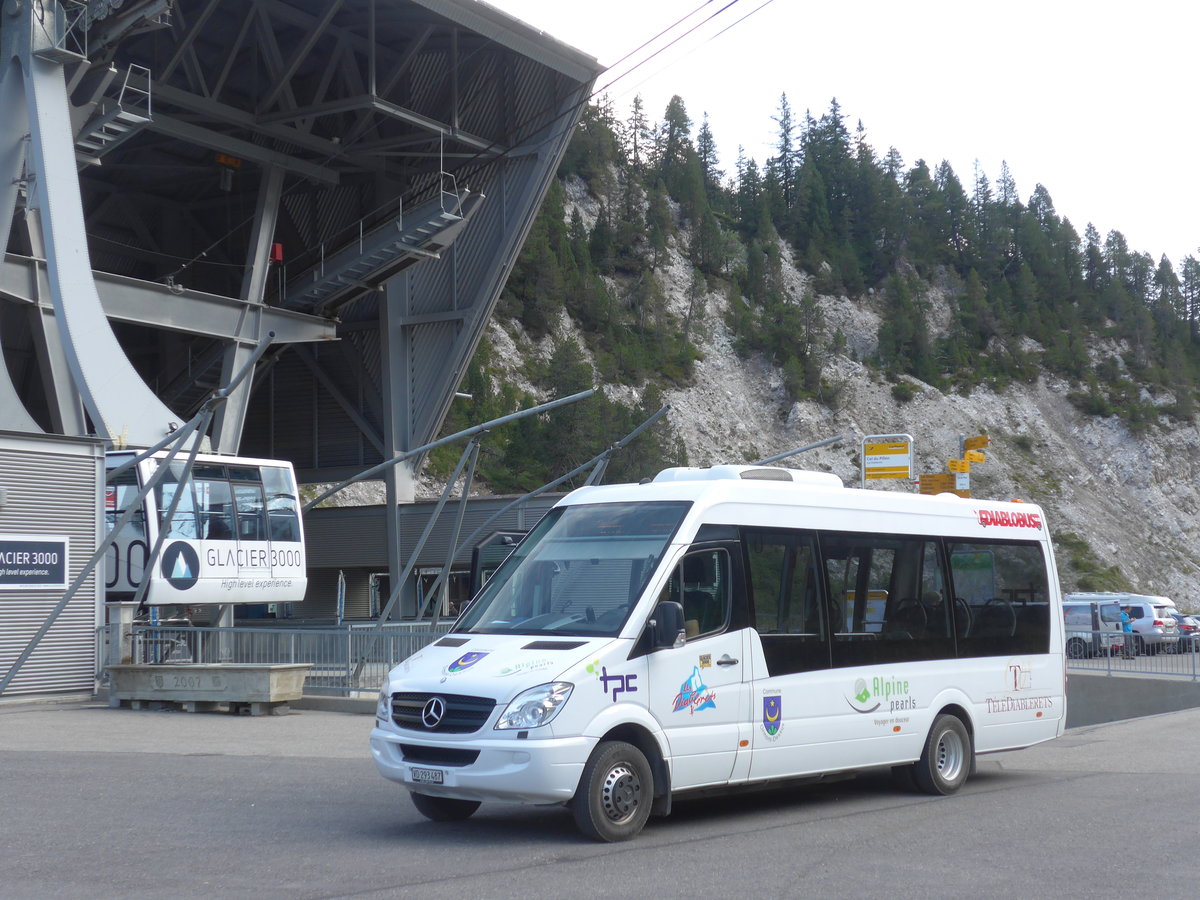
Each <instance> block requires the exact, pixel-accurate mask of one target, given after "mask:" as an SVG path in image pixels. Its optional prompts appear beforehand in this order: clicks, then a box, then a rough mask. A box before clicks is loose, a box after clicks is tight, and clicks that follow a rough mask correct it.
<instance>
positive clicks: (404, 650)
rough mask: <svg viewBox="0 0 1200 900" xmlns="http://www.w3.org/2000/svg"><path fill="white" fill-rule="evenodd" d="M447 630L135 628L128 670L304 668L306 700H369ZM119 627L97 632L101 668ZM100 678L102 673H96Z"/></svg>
mask: <svg viewBox="0 0 1200 900" xmlns="http://www.w3.org/2000/svg"><path fill="white" fill-rule="evenodd" d="M451 624H452V623H449V622H447V623H445V624H443V625H440V626H431V624H430V623H429V622H414V623H404V622H397V623H393V624H389V625H385V626H383V628H379V627H377V626H375V625H373V624H369V625H346V626H342V627H341V628H275V627H271V628H265V627H257V626H255V627H236V628H212V627H197V626H178V625H157V626H156V625H142V624H135V625H133V626H132V628H131V630H130V632H129V636H128V639H129V643H128V645H127V646H128V647H129V651H130V656H129V660H128V661H129V662H130V663H133V664H135V665H162V666H171V665H187V664H189V663H207V664H217V663H231V664H237V665H280V664H296V663H307V664H308V665H309V666H310V667H311V668H309V670H308V675H307V676H306V678H305V681H304V693H305V694H321V695H333V696H343V697H344V696H350V695H352V694H357V693H360V692H375V691H377V690H379V688H380V686H381V685H382V684H383V679H384V677H385V676H386V675H387V672H388V670H390V669H391V668H392V667H393V666H395V665H396V664H397V663H400V662H402V661H403V660H405V659H407V658H408V657H409V656H412V655H413V654H414V653H416V652H417V651H418V650H420V649H421V648H422V647H425V646H426V645H428V644H431V643H433V642H434V641H435V640H437V639H438V638H439V637H441V636H442V635H444V634H446V632H448V631H449V630H450V625H451ZM117 628H118V626H117V625H115V624H114V625H107V626H104V627H102V628H101V629H100V631H101V657H100V658H101V660H105V661H111V660H112V659H114V657H113V656H112V655H110V654H111V652H112V650H111V648H112V647H113V642H114V641H116V640H118V639H119V636H118V634H117ZM101 674H102V675H103V672H101Z"/></svg>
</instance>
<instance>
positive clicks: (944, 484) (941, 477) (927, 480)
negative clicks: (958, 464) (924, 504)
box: [918, 472, 954, 494]
mask: <svg viewBox="0 0 1200 900" xmlns="http://www.w3.org/2000/svg"><path fill="white" fill-rule="evenodd" d="M918 489H919V490H920V492H921V493H922V494H951V493H954V476H953V475H952V474H950V473H949V472H936V473H927V474H924V475H922V476H921V482H920V484H919V485H918Z"/></svg>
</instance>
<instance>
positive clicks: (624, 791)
mask: <svg viewBox="0 0 1200 900" xmlns="http://www.w3.org/2000/svg"><path fill="white" fill-rule="evenodd" d="M653 802H654V774H653V773H652V772H651V770H650V763H649V762H647V761H646V757H645V754H643V753H642V751H641V750H639V749H638V748H637V747H635V746H633V744H627V743H625V742H624V741H605V742H603V743H601V744H599V745H598V746H597V747H596V749H595V750H594V751H592V755H591V758H590V759H588V761H587V765H586V766H584V767H583V776H582V777H581V778H580V779H579V787H578V789H577V790H576V791H575V799H574V800H573V801H572V802H571V812H572V813H573V814H574V816H575V824H576V825H578V826H579V830H580V831H582V832H583V833H584V834H586V835H587V836H588V837H590V838H592V839H594V840H597V841H627V840H629V839H630V838H631V837H633V836H634V835H636V834H637V833H638V832H639V831H641V830H642V827H643V826H644V825H645V824H646V820H647V819H648V818H650V807H651V805H652V804H653Z"/></svg>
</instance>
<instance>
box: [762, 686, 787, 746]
mask: <svg viewBox="0 0 1200 900" xmlns="http://www.w3.org/2000/svg"><path fill="white" fill-rule="evenodd" d="M762 724H763V731H765V732H766V733H767V735H768V736H769V737H774V736H775V735H777V734H779V729H780V727H781V726H782V725H783V698H782V697H780V695H779V694H773V695H771V696H769V697H763V716H762Z"/></svg>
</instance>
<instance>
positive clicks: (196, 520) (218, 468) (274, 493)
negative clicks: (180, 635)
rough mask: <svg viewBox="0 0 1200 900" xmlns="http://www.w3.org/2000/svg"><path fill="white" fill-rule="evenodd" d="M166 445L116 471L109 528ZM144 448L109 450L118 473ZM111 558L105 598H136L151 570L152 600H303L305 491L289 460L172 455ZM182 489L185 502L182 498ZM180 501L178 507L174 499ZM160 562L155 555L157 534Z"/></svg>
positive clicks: (109, 493)
mask: <svg viewBox="0 0 1200 900" xmlns="http://www.w3.org/2000/svg"><path fill="white" fill-rule="evenodd" d="M167 455H168V454H167V452H166V451H162V452H160V453H157V454H155V455H153V456H151V457H150V458H147V459H144V460H141V461H140V462H138V463H137V464H136V465H134V466H133V467H131V468H127V469H125V470H124V471H122V472H119V473H117V474H116V475H114V476H112V477H111V478H110V479H109V480H108V482H107V484H106V487H105V497H104V511H105V519H106V522H107V527H108V528H109V529H110V530H111V529H112V528H113V527H114V526H115V525H116V524H117V522H118V520H119V519H120V518H121V517H122V513H124V512H125V510H126V509H127V508H128V506H129V504H131V503H134V502H135V501H136V500H137V495H138V493H139V491H140V490H141V487H142V485H145V484H147V483H149V481H150V480H151V479H152V477H153V475H154V473H155V472H156V470H157V469H158V467H159V466H160V465H167V462H166V457H167ZM135 456H136V454H135V453H133V452H132V451H117V452H112V453H109V454H108V456H107V463H106V464H107V467H108V470H109V471H110V472H111V471H113V470H114V469H118V468H119V467H120V466H121V465H123V464H124V463H127V462H129V460H131V459H133V458H134V457H135ZM169 466H170V471H169V472H167V473H165V475H164V477H163V479H162V480H161V481H160V482H159V483H158V485H157V486H156V487H155V488H154V489H153V490H152V491H151V492H150V493H149V494H147V496H146V497H145V499H144V500H143V502H142V503H141V505H140V508H139V509H138V510H137V511H136V513H135V514H134V516H133V518H132V519H131V520H130V521H129V522H128V524H126V525H125V526H124V527H123V528H122V529H121V533H120V534H119V535H118V537H117V539H116V541H115V542H114V543H113V545H112V546H111V547H110V548H109V551H108V555H107V556H106V557H105V587H106V597H107V599H108V600H110V601H117V600H133V599H134V598H135V597H136V596H137V592H138V589H139V587H140V586H141V584H142V582H143V580H144V579H146V578H148V579H149V584H148V586H147V589H146V591H145V602H146V603H147V604H148V605H156V606H162V605H167V604H177V605H181V606H198V605H202V604H233V603H237V604H246V603H266V604H276V603H299V602H300V601H301V600H303V599H304V591H305V588H306V586H307V577H306V572H307V569H306V564H305V558H304V534H303V529H302V528H301V523H300V503H299V492H298V490H297V486H296V475H295V472H294V471H293V469H292V466H291V464H290V463H287V462H284V461H281V460H267V459H247V458H244V457H236V456H216V455H204V454H201V455H198V456H197V457H196V459H195V463H194V465H193V466H192V468H191V471H190V472H189V471H187V454H186V453H179V454H177V455H176V457H175V459H174V460H172V461H171V462H170V463H169ZM176 497H178V502H177V503H176V502H175V500H176ZM173 504H174V509H173V510H172V505H173ZM160 534H162V535H163V540H162V543H161V548H160V551H159V554H158V558H157V561H156V562H155V564H154V565H153V566H151V567H149V568H150V570H149V572H147V561H148V559H149V557H150V554H151V551H152V550H153V548H154V546H155V544H156V542H158V539H159V535H160Z"/></svg>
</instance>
